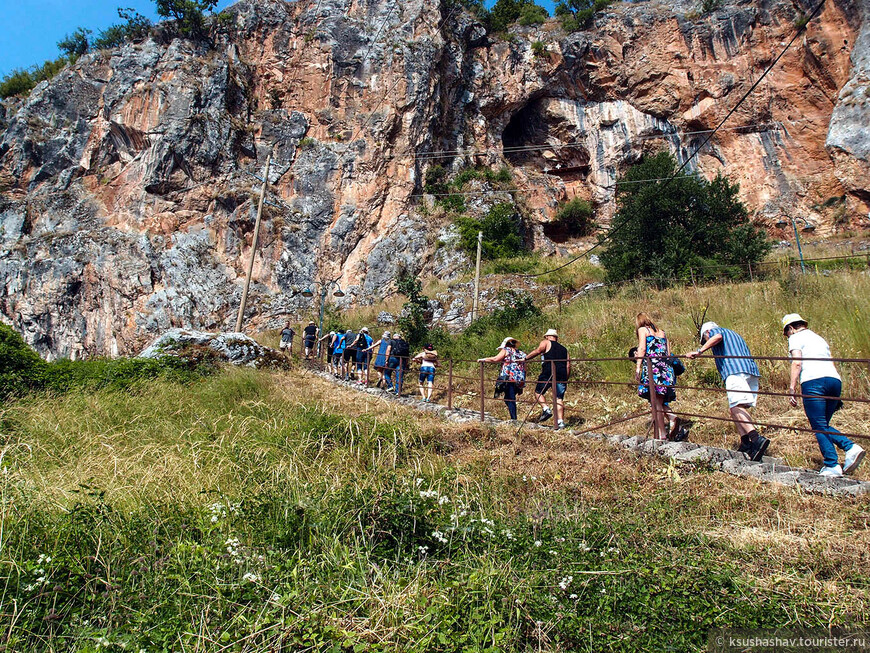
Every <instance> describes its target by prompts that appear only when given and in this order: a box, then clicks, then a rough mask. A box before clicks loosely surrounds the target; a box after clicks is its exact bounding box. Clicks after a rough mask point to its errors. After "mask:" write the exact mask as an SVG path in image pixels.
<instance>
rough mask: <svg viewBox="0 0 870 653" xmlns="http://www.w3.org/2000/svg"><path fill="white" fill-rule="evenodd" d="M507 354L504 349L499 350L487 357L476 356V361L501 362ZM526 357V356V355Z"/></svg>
mask: <svg viewBox="0 0 870 653" xmlns="http://www.w3.org/2000/svg"><path fill="white" fill-rule="evenodd" d="M505 356H507V352H506V351H505V350H504V349H501V350H499V352H498V353H497V354H496V355H495V356H488V357H487V358H478V359H477V362H478V363H501V362H502V361H503V360H504V357H505ZM526 358H528V357H526Z"/></svg>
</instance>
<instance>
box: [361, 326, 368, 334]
mask: <svg viewBox="0 0 870 653" xmlns="http://www.w3.org/2000/svg"><path fill="white" fill-rule="evenodd" d="M360 332H361V333H368V332H369V328H368V327H363V328H362V329H360Z"/></svg>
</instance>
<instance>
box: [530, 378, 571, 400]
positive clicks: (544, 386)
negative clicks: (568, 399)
mask: <svg viewBox="0 0 870 653" xmlns="http://www.w3.org/2000/svg"><path fill="white" fill-rule="evenodd" d="M552 387H553V384H552V383H550V382H549V381H538V385H536V386H535V394H537V395H543V394H547V393H548V392H551V389H552ZM567 391H568V384H567V383H557V384H556V397H557V398H558V399H564V398H565V393H566V392H567Z"/></svg>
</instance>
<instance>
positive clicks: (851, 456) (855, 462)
mask: <svg viewBox="0 0 870 653" xmlns="http://www.w3.org/2000/svg"><path fill="white" fill-rule="evenodd" d="M865 453H867V452H866V451H864V450H863V449H862V448H861V447H860V446H858V445H857V444H853V445H852V448H851V449H849V451H847V452H846V460H844V461H843V473H844V474H851V473H852V472H854V471H855V470H857V469H858V466H859V465H860V464H861V461H862V460H864V454H865Z"/></svg>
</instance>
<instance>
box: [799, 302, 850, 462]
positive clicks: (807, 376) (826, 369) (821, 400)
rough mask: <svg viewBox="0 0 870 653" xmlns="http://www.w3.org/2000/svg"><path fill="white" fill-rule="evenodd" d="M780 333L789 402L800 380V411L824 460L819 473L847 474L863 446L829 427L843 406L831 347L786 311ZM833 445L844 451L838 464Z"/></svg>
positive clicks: (802, 321) (802, 320) (804, 321)
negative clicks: (787, 371) (787, 361)
mask: <svg viewBox="0 0 870 653" xmlns="http://www.w3.org/2000/svg"><path fill="white" fill-rule="evenodd" d="M782 335H783V336H784V337H786V338H788V351H789V355H790V356H791V380H790V382H789V386H788V391H789V393H790V394H791V397H789V403H791V405H792V406H793V407H797V405H798V398H797V385H798V381H800V388H801V391H800V394H801V395H802V397H803V405H804V413H806V416H807V419H808V420H809V421H810V426H811V427H812V429H813V430H814V431H815V432H816V440H817V441H818V443H819V449H820V450H821V452H822V457H823V458H824V461H825V466H824V467H822V469H821V471H820V472H819V475H820V476H842V475H843V474H851V473H852V472H854V471H855V470H856V469H858V465H860V464H861V460H863V458H864V449H862V448H861V447H860V446H858V445H857V444H855V443H854V442H852V441H851V440H850V439H849V438H847V437H846V436H845V435H842V434H841V433H840V432H839V431H838V430H837V429H835V428H834V427H833V426H831V418H832V417H833V416H834V412H835V411H836V410H837V409H838V408H839V407H840V406H842V405H843V402H842V401H840V399H839V397H840V393H841V392H842V387H843V384H842V382H841V381H840V375H839V374H838V373H837V368H836V367H834V363H833V362H832V361H831V360H830V358H831V349H830V347H829V346H828V343H827V342H826V341H825V339H824V338H822V337H821V336H820V335H818V334H817V333H814V332H813V331H810V330H809V329H808V328H807V321H806V320H805V319H804V318H802V317H801V316H800V315H799V314H797V313H789V314H788V315H786V316H785V317H783V318H782ZM826 359H827V360H826ZM836 447H839V448H840V449H842V450H843V451H844V452H845V453H846V459H845V460H844V461H843V466H842V467H841V466H840V462H839V459H838V457H837V449H836Z"/></svg>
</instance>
